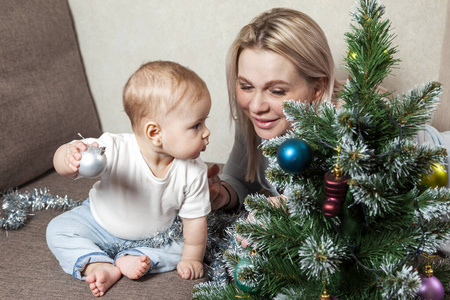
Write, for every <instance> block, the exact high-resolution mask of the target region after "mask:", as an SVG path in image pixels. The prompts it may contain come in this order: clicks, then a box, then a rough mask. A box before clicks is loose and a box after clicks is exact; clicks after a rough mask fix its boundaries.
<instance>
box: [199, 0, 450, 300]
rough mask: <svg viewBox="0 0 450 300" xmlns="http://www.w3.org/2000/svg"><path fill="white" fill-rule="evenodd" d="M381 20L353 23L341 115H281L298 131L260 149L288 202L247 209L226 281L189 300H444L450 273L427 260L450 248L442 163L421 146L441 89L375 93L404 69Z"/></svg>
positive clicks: (370, 2)
mask: <svg viewBox="0 0 450 300" xmlns="http://www.w3.org/2000/svg"><path fill="white" fill-rule="evenodd" d="M383 14H384V7H383V6H381V5H380V3H379V1H374V0H360V1H359V2H358V7H357V8H356V10H355V12H353V14H352V15H353V24H352V25H351V31H350V32H349V33H347V34H346V41H347V45H348V56H347V57H346V58H345V61H346V68H347V70H348V74H349V77H348V80H347V83H346V84H345V86H344V88H343V90H342V93H341V94H340V99H341V100H342V106H341V107H339V108H336V107H335V106H333V105H331V104H329V103H321V104H307V103H301V102H298V101H297V102H296V101H286V102H285V103H284V112H285V114H286V116H287V118H288V119H290V120H292V121H293V127H292V130H291V131H289V132H288V133H287V134H285V135H284V136H281V137H278V138H275V139H272V140H269V141H266V142H264V143H263V144H262V145H261V148H262V150H263V152H264V154H265V155H266V156H267V157H268V158H269V159H270V167H269V169H268V170H267V173H266V176H267V178H268V179H269V180H270V182H271V183H272V184H273V185H275V186H276V187H277V188H278V190H282V191H283V195H284V197H283V198H284V200H283V201H280V204H279V205H273V204H272V201H271V199H269V198H267V197H266V196H263V195H251V196H249V197H247V199H246V200H245V207H246V210H247V211H248V212H251V217H249V218H243V219H239V220H238V221H237V222H236V224H235V225H234V226H233V227H232V230H230V231H229V237H228V241H227V242H228V244H227V249H226V251H225V252H224V253H223V256H221V257H223V260H224V262H225V267H224V268H225V270H226V274H225V276H226V277H228V278H229V279H231V280H226V279H223V278H222V280H220V281H210V282H206V283H202V284H200V285H198V286H196V288H195V289H194V299H208V300H211V299H238V298H245V299H336V297H337V298H339V299H341V300H342V299H415V298H416V297H418V299H443V297H444V287H443V286H446V287H447V286H448V284H449V281H450V266H449V263H448V262H447V263H446V262H445V261H438V262H436V261H435V260H433V259H431V258H430V257H432V254H434V253H436V252H437V247H438V245H439V243H441V242H442V241H447V240H449V239H450V224H449V223H446V222H445V221H444V218H445V216H447V215H448V214H449V213H450V205H449V202H450V191H449V190H448V189H447V188H445V187H444V186H445V184H446V179H445V178H446V176H447V174H446V172H445V170H442V167H443V166H442V163H443V161H444V159H445V158H446V157H447V153H446V150H445V149H444V148H442V147H440V146H429V145H417V143H416V142H415V141H414V137H415V136H416V134H417V133H418V132H419V131H420V130H422V129H423V128H424V125H425V124H426V123H427V122H428V121H429V120H430V119H431V117H432V113H433V111H434V110H435V108H436V105H437V102H438V99H439V96H440V93H441V85H440V84H439V83H437V82H430V83H426V84H423V85H421V86H420V87H416V88H414V89H413V90H411V91H410V92H408V93H405V94H403V95H399V96H397V97H393V95H392V93H389V92H386V93H383V92H380V91H379V89H378V87H379V86H380V84H381V83H382V81H383V79H385V78H386V76H388V75H389V74H390V72H391V68H392V67H393V66H394V65H396V64H398V62H399V60H398V59H396V58H394V55H395V54H396V52H397V49H396V47H395V46H393V44H392V42H393V39H394V35H393V34H391V33H390V21H389V20H383ZM431 175H432V176H433V177H430V176H431ZM430 178H431V179H430ZM440 181H445V183H444V184H442V183H441V182H440ZM236 236H240V237H242V238H245V239H248V240H249V241H250V246H248V247H246V248H243V247H242V246H241V245H240V243H239V242H236ZM216 259H219V258H217V257H216ZM433 271H434V274H433V273H432V272H433ZM439 284H440V285H439ZM426 293H428V294H426ZM430 293H431V294H430ZM430 295H431V296H430Z"/></svg>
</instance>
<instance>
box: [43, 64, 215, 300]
mask: <svg viewBox="0 0 450 300" xmlns="http://www.w3.org/2000/svg"><path fill="white" fill-rule="evenodd" d="M123 104H124V108H125V112H126V113H127V115H128V117H129V118H130V121H131V125H132V129H133V134H112V133H104V134H103V135H102V136H101V137H99V138H98V139H92V138H90V139H84V140H79V141H73V142H70V143H68V144H64V145H62V146H60V147H59V148H58V149H57V150H56V153H55V155H54V159H53V162H54V166H55V169H56V171H57V172H58V173H59V174H60V175H62V176H72V177H80V176H79V174H78V170H79V167H80V160H81V153H80V152H83V151H86V150H87V146H88V145H92V146H95V147H99V146H102V147H106V150H105V155H106V157H107V166H106V169H105V172H104V173H103V174H102V175H101V179H100V181H98V182H97V183H95V184H94V186H93V187H92V189H91V191H90V192H89V198H88V199H87V200H86V201H84V202H83V204H82V205H81V206H79V207H77V208H75V209H73V210H71V211H68V212H65V213H63V214H61V215H59V216H58V217H56V218H54V219H53V220H52V221H51V222H50V223H49V225H48V228H47V243H48V246H49V248H50V250H51V251H52V252H53V254H54V255H55V256H56V258H57V259H58V261H59V263H60V265H61V266H62V268H63V270H64V271H65V272H67V273H69V274H72V275H73V276H74V277H75V278H78V279H82V280H85V281H86V282H88V283H89V286H90V289H91V291H92V293H93V294H94V296H103V295H104V294H105V292H106V291H107V290H108V289H109V288H110V287H111V286H113V285H114V284H115V283H116V282H117V281H118V280H119V279H120V278H121V276H122V275H124V276H126V277H128V278H130V279H138V278H140V277H142V276H144V275H146V274H148V273H158V272H166V271H171V270H175V269H177V271H178V273H179V275H180V276H181V277H182V278H184V279H197V278H200V277H203V273H204V271H203V264H202V261H203V256H204V253H205V247H206V238H207V232H206V215H207V214H208V213H209V212H210V210H211V208H210V202H209V190H208V179H207V167H206V165H205V163H204V162H202V161H201V159H200V158H199V156H200V153H201V152H202V151H205V149H206V146H207V145H208V138H209V135H210V132H209V130H208V128H207V127H206V124H205V121H206V118H207V117H208V114H209V111H210V109H211V99H210V95H209V91H208V89H207V87H206V84H205V83H204V81H203V80H202V79H201V78H200V77H199V76H198V75H197V74H196V73H194V72H193V71H191V70H190V69H188V68H186V67H183V66H181V65H179V64H177V63H174V62H168V61H155V62H150V63H147V64H144V65H142V66H141V67H140V68H139V69H138V70H137V71H136V72H135V73H134V74H133V75H132V76H131V77H130V79H129V80H128V82H127V83H126V85H125V87H124V91H123ZM177 215H179V216H180V218H181V220H182V223H183V241H178V242H177V241H172V242H171V243H168V244H167V245H165V246H162V247H159V248H149V247H138V248H131V249H127V250H124V251H122V252H120V253H118V254H117V255H116V256H115V257H114V258H111V257H109V256H108V255H107V254H106V253H105V252H104V251H102V250H101V248H100V247H99V246H98V245H105V244H121V245H127V243H128V244H130V242H132V241H137V240H142V239H145V238H149V237H153V236H154V235H155V233H156V232H158V231H159V230H161V229H164V228H168V227H170V225H172V223H173V222H174V220H175V218H176V216H177Z"/></svg>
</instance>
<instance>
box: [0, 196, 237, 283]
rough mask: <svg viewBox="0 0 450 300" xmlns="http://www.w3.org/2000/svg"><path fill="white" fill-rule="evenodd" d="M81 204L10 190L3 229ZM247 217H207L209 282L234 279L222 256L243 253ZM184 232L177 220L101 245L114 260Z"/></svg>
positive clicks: (0, 222)
mask: <svg viewBox="0 0 450 300" xmlns="http://www.w3.org/2000/svg"><path fill="white" fill-rule="evenodd" d="M81 204H82V201H79V200H77V201H75V200H72V199H69V198H68V196H67V195H66V196H64V197H61V196H58V195H52V194H51V193H50V190H49V189H48V188H39V189H38V188H34V189H32V190H29V191H25V192H21V193H20V192H19V191H17V190H12V189H11V190H9V191H8V192H6V193H5V194H3V196H2V207H1V209H0V227H1V228H3V229H5V230H16V229H19V228H21V227H23V226H25V225H26V221H27V219H28V216H30V215H33V212H37V211H41V210H44V209H53V210H55V209H57V210H70V209H72V208H75V207H77V206H79V205H81ZM245 217H246V213H245V212H241V213H234V214H230V213H227V212H222V211H216V212H213V213H211V214H210V215H208V218H207V220H208V242H207V246H206V255H205V263H206V265H207V269H208V277H209V280H210V281H213V282H215V283H218V284H222V285H224V284H226V283H227V282H229V281H230V279H231V278H230V277H229V274H227V267H226V260H225V259H224V257H223V253H224V252H225V251H231V252H233V253H235V252H240V251H241V250H240V249H241V248H240V247H238V244H237V242H236V241H235V239H234V229H235V228H234V227H235V226H236V221H237V220H238V219H239V218H245ZM182 229H183V225H182V222H181V219H180V218H179V217H177V218H176V219H175V221H174V222H173V224H172V225H171V226H170V227H168V228H166V229H163V230H161V231H159V232H157V233H156V235H155V236H154V237H151V238H147V239H144V240H139V241H130V242H128V243H125V244H104V245H98V246H99V247H100V249H102V250H103V251H104V252H105V253H106V254H107V255H109V256H111V257H114V256H115V255H116V254H117V253H119V252H122V251H124V250H127V249H131V248H137V247H150V248H159V247H163V246H165V245H168V244H170V243H171V242H172V241H177V240H182V239H183V232H182Z"/></svg>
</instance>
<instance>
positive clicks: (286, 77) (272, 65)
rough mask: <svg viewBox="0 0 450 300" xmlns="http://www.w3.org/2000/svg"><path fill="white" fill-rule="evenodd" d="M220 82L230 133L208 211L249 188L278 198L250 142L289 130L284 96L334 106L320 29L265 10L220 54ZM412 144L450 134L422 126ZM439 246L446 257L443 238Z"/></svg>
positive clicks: (232, 203)
mask: <svg viewBox="0 0 450 300" xmlns="http://www.w3.org/2000/svg"><path fill="white" fill-rule="evenodd" d="M227 81H228V94H229V101H230V109H231V115H232V117H233V119H234V120H235V121H236V135H235V142H234V146H233V149H232V151H231V153H230V156H229V158H228V161H227V162H226V164H225V167H224V169H223V174H222V175H221V176H220V179H219V177H218V176H217V174H218V172H219V168H218V166H217V165H215V166H213V167H212V168H211V169H210V170H209V172H208V173H209V174H208V175H209V177H210V197H211V208H212V209H213V210H217V209H224V210H230V209H235V208H237V207H239V206H241V205H242V203H243V201H244V199H245V197H246V196H247V195H248V194H251V193H261V192H264V191H268V192H269V193H271V194H272V195H274V196H277V195H279V193H278V192H277V191H276V189H274V187H272V186H271V185H270V184H269V182H268V181H267V180H266V179H265V178H264V173H265V170H266V168H267V166H268V160H267V158H266V157H264V156H263V155H262V152H261V151H260V150H259V149H258V145H259V144H260V143H261V141H262V140H267V139H271V138H274V137H277V136H280V135H282V134H284V133H285V132H286V131H287V130H288V129H289V128H290V126H291V123H290V122H288V121H287V120H286V117H285V116H284V114H283V109H282V104H283V101H284V100H288V99H294V100H299V101H308V102H314V101H316V102H321V101H330V102H331V103H334V104H336V92H337V90H338V89H339V84H338V83H337V82H336V80H335V77H334V62H333V58H332V56H331V52H330V49H329V46H328V42H327V39H326V37H325V34H324V33H323V31H322V30H321V28H320V27H319V26H318V25H317V23H316V22H315V21H314V20H312V19H311V18H310V17H309V16H307V15H305V14H303V13H301V12H298V11H295V10H291V9H283V8H277V9H272V10H270V11H267V12H265V13H263V14H261V15H260V16H258V17H256V18H255V19H254V20H253V21H252V22H251V23H250V24H248V25H247V26H245V27H244V28H242V30H241V31H240V32H239V34H238V36H237V37H236V39H235V41H234V42H233V44H232V45H231V47H230V50H229V52H228V57H227ZM417 141H418V143H419V144H421V143H424V142H427V143H430V144H432V145H433V144H435V145H442V146H444V147H446V148H447V149H448V150H450V132H446V133H444V134H442V133H439V132H437V130H436V129H434V128H433V127H431V126H429V125H426V126H425V130H424V131H422V132H419V134H418V136H417ZM447 164H449V165H450V158H447ZM447 172H448V167H447ZM449 186H450V185H449V184H447V187H449ZM440 250H441V251H442V252H443V253H444V254H446V255H450V243H448V244H444V245H441V247H440Z"/></svg>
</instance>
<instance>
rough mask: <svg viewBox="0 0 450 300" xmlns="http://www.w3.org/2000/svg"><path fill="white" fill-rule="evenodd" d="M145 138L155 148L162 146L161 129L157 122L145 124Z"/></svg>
mask: <svg viewBox="0 0 450 300" xmlns="http://www.w3.org/2000/svg"><path fill="white" fill-rule="evenodd" d="M145 136H146V137H147V138H148V139H149V140H150V142H152V143H153V145H155V146H158V147H159V146H161V143H162V142H161V127H160V126H159V124H158V123H157V122H155V121H149V122H147V123H145Z"/></svg>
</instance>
